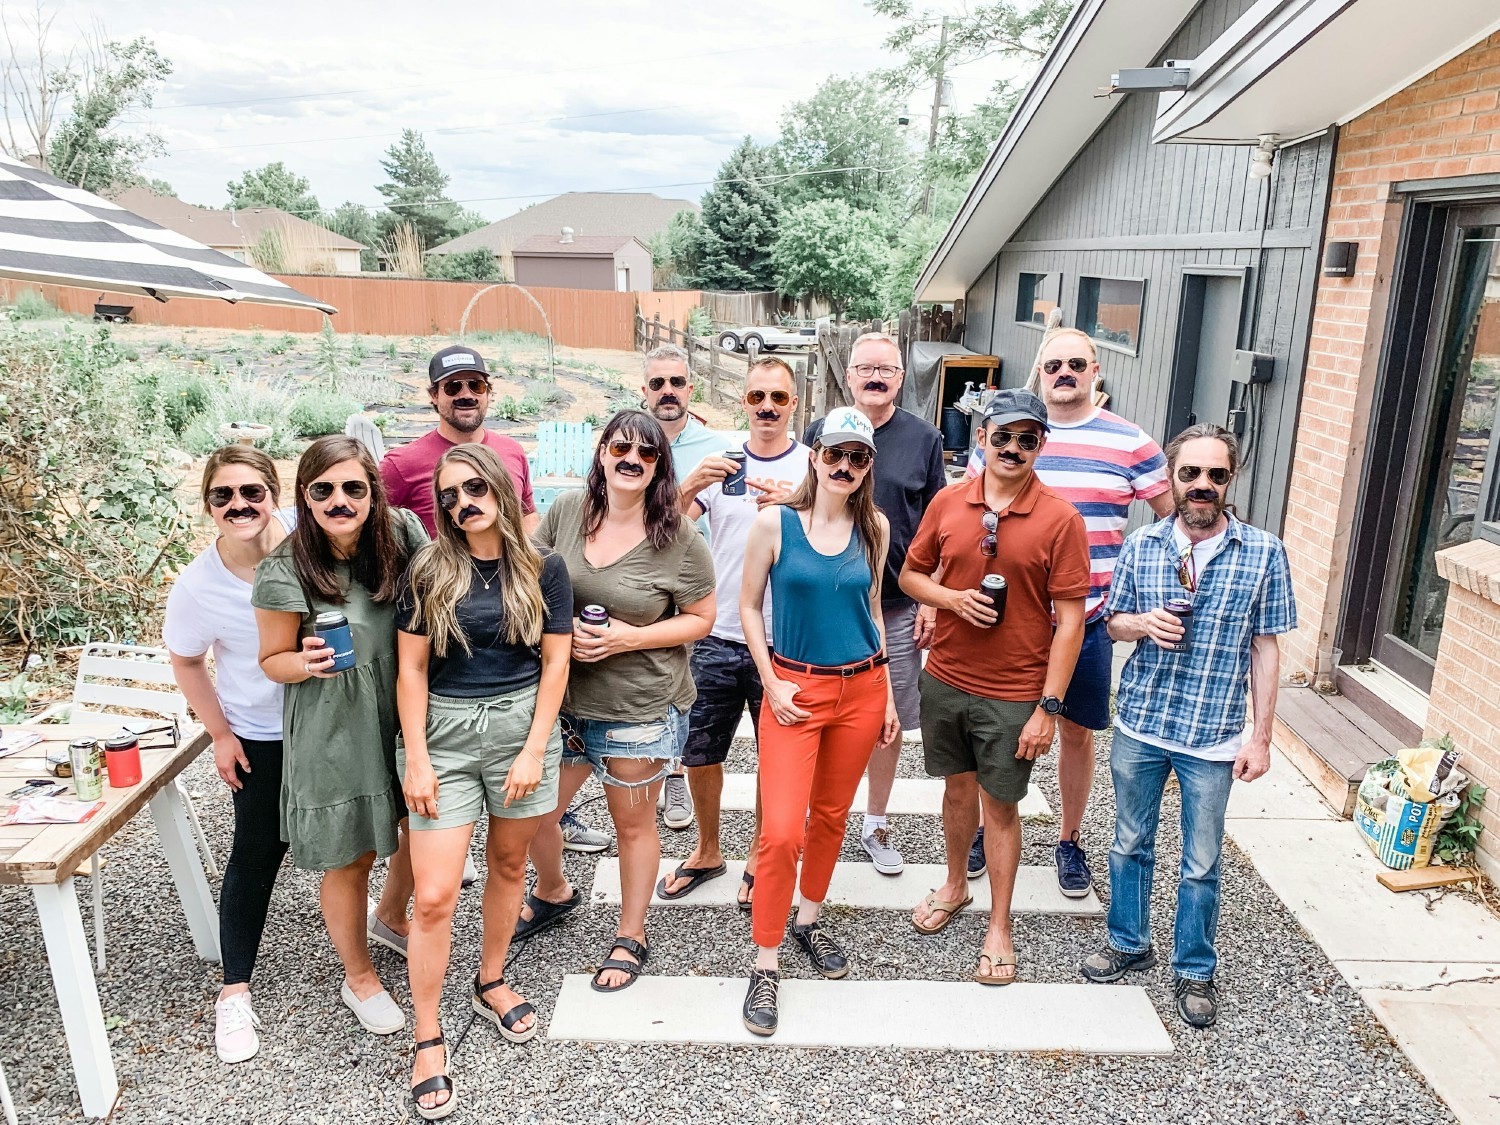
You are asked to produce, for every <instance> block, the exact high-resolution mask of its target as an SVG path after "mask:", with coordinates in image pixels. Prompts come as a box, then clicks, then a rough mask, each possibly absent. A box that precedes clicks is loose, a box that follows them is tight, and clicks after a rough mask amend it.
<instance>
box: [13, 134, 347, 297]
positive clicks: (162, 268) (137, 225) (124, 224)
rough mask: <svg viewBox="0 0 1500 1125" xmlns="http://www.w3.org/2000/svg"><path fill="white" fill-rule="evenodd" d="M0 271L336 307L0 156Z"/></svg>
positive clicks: (167, 293) (88, 284)
mask: <svg viewBox="0 0 1500 1125" xmlns="http://www.w3.org/2000/svg"><path fill="white" fill-rule="evenodd" d="M0 277H7V278H14V279H16V280H18V281H34V282H38V283H41V284H46V285H76V286H80V287H82V288H85V289H104V290H108V291H110V292H114V293H137V294H141V295H144V296H147V297H154V298H155V299H156V300H158V301H165V300H166V299H167V298H168V297H216V298H218V299H219V300H223V301H230V302H236V301H249V302H252V303H255V304H265V305H291V306H294V307H301V308H313V309H320V310H322V311H323V312H326V313H332V312H337V311H338V310H337V309H335V308H334V307H333V306H332V305H330V304H327V303H326V302H323V301H320V300H318V299H317V298H316V297H309V296H307V294H305V293H299V292H297V290H295V289H293V288H292V287H291V286H289V285H283V284H282V283H281V282H279V281H277V280H276V279H275V278H273V277H270V276H268V275H266V274H263V273H261V272H260V270H258V269H255V268H254V267H252V266H247V265H246V264H245V263H244V262H238V261H235V259H233V258H231V257H230V256H229V255H228V254H221V253H219V252H218V251H217V250H210V249H209V248H208V247H207V246H204V245H202V244H201V243H198V242H194V241H193V240H192V239H191V238H188V237H187V236H186V235H181V234H178V233H177V232H176V231H171V230H167V229H166V228H165V227H161V226H158V225H157V224H155V223H153V222H151V221H150V220H149V219H143V218H141V217H140V216H139V215H136V214H133V213H131V212H130V211H127V210H125V208H123V207H120V206H117V205H116V204H114V203H111V202H109V201H108V200H107V199H101V198H100V197H99V196H97V195H94V194H92V193H91V192H87V191H84V190H83V189H82V188H77V187H74V186H73V185H72V184H69V183H66V182H65V181H63V180H59V179H58V178H57V177H56V176H50V175H48V174H47V173H46V172H42V171H39V170H38V169H36V168H33V167H31V166H30V165H29V164H23V163H21V162H20V161H17V160H13V159H11V158H10V157H8V156H4V155H0Z"/></svg>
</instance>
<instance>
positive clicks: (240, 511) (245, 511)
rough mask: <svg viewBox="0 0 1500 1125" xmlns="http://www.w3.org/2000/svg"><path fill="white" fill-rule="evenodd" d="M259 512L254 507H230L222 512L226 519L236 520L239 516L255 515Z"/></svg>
mask: <svg viewBox="0 0 1500 1125" xmlns="http://www.w3.org/2000/svg"><path fill="white" fill-rule="evenodd" d="M256 515H259V513H258V512H257V511H256V510H255V509H254V508H230V509H229V511H227V512H225V513H224V518H225V519H226V520H237V519H239V518H240V517H241V516H256Z"/></svg>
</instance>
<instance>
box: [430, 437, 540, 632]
mask: <svg viewBox="0 0 1500 1125" xmlns="http://www.w3.org/2000/svg"><path fill="white" fill-rule="evenodd" d="M455 462H462V463H464V464H466V465H468V466H469V467H470V468H471V469H473V470H474V475H475V476H477V477H478V478H479V479H480V480H482V481H484V482H485V483H486V484H488V485H489V486H490V493H491V494H492V495H493V496H494V497H495V499H496V501H498V503H499V507H500V515H499V520H498V524H497V527H498V530H499V532H500V573H499V578H500V590H499V595H500V599H501V612H502V613H504V615H505V639H506V640H507V641H508V642H510V643H511V644H513V645H532V646H536V645H538V644H540V643H541V640H542V619H543V617H544V616H545V614H546V606H545V604H544V603H543V601H542V556H541V554H540V553H539V552H538V551H537V549H536V548H535V547H533V546H532V545H531V540H530V539H528V538H527V537H526V533H525V532H524V531H522V530H521V500H520V497H518V496H517V495H516V486H515V484H514V483H513V482H512V481H511V479H510V474H509V473H508V472H506V471H505V466H504V465H502V464H501V463H500V458H499V457H498V456H496V454H495V451H494V450H493V449H490V448H489V447H488V446H485V445H472V444H466V445H455V446H454V447H453V448H452V449H450V450H448V452H447V453H444V454H443V455H442V457H440V458H439V459H438V463H437V467H436V468H435V469H433V471H432V511H433V515H434V518H435V520H436V522H437V537H436V538H435V539H433V541H432V542H431V543H429V544H427V546H425V547H423V548H422V549H421V550H420V551H418V552H417V554H416V557H415V558H413V559H412V564H411V571H410V574H411V579H410V581H411V595H412V601H413V603H414V605H415V610H414V612H413V613H412V624H413V625H414V626H418V627H420V626H422V623H423V622H424V621H425V622H426V631H427V639H428V640H429V641H430V642H431V643H432V651H433V652H435V653H436V654H437V655H438V656H447V655H448V647H449V645H451V644H452V643H453V642H454V641H457V642H458V643H459V644H460V645H461V646H462V647H463V650H464V652H465V653H466V654H467V653H470V652H472V651H473V649H472V648H471V647H470V645H469V638H468V637H467V636H465V635H464V631H463V629H461V628H460V627H459V624H458V604H459V602H461V601H463V599H464V598H465V597H467V596H468V593H469V589H470V579H471V576H472V574H473V563H472V561H471V560H472V559H473V556H472V555H471V554H470V553H469V537H468V536H467V535H465V534H464V532H463V529H462V528H460V527H459V526H458V525H457V524H456V523H454V522H453V519H452V517H451V516H450V515H449V514H448V513H447V512H445V511H443V507H442V505H441V504H439V503H438V502H437V494H438V491H439V489H438V481H439V480H440V479H441V477H442V474H443V469H444V468H446V467H447V466H448V465H451V464H454V463H455ZM460 499H461V498H460Z"/></svg>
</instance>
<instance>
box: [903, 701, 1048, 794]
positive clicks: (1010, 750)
mask: <svg viewBox="0 0 1500 1125" xmlns="http://www.w3.org/2000/svg"><path fill="white" fill-rule="evenodd" d="M917 688H918V690H919V691H920V692H921V696H922V754H923V757H924V758H925V759H926V766H927V773H928V774H929V776H932V777H951V776H952V775H954V774H958V773H973V774H977V775H978V777H979V787H980V788H981V789H983V790H984V791H985V792H986V793H988V794H989V795H990V796H991V797H993V798H994V799H995V800H997V801H1000V802H1002V803H1003V804H1007V805H1014V804H1019V803H1020V801H1021V798H1022V797H1024V796H1026V786H1027V785H1028V784H1029V783H1030V781H1031V761H1030V759H1028V758H1018V757H1016V751H1017V750H1018V749H1020V746H1021V731H1023V730H1025V729H1026V724H1027V723H1028V722H1030V721H1031V716H1032V714H1033V713H1034V712H1035V711H1036V702H1037V701H1036V700H1035V699H1032V700H1029V701H1026V702H1021V703H1016V702H1012V701H1011V700H1008V699H987V698H985V697H984V696H982V695H971V694H969V693H968V692H966V691H960V690H959V689H958V688H956V687H952V686H950V685H949V684H945V683H943V681H942V680H940V679H938V678H937V677H936V676H934V675H932V674H931V673H930V672H927V671H923V673H922V676H921V678H920V679H919V680H918V681H917Z"/></svg>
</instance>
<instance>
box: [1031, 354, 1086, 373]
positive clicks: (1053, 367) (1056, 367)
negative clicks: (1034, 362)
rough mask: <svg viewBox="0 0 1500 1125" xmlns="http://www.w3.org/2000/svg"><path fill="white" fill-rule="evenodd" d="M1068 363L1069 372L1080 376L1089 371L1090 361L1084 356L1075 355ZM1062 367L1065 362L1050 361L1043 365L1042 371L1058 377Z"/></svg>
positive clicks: (1058, 360)
mask: <svg viewBox="0 0 1500 1125" xmlns="http://www.w3.org/2000/svg"><path fill="white" fill-rule="evenodd" d="M1067 363H1068V370H1069V371H1074V372H1077V373H1078V374H1079V375H1082V374H1083V373H1084V372H1085V371H1087V370H1088V369H1089V361H1088V360H1086V359H1084V358H1083V357H1082V356H1078V355H1075V356H1073V357H1072V358H1071V359H1069V360H1068V361H1067ZM1062 365H1063V361H1062V360H1060V359H1049V360H1048V361H1047V362H1046V363H1044V364H1042V370H1043V371H1045V372H1046V373H1047V374H1048V375H1056V374H1057V373H1058V372H1059V371H1061V370H1062Z"/></svg>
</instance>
